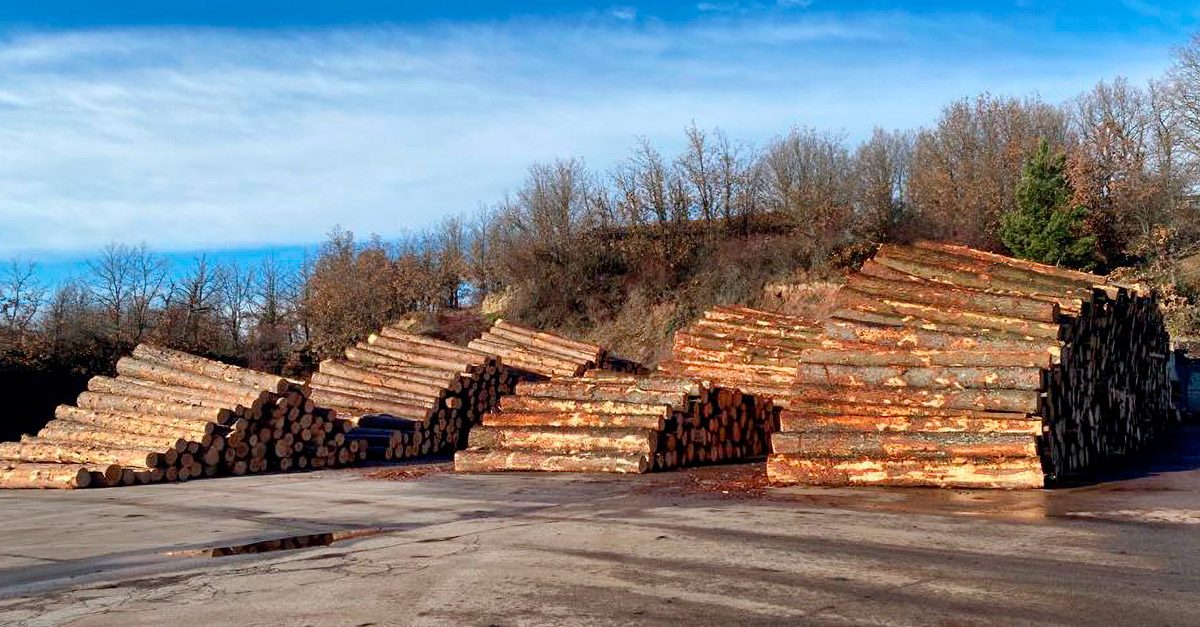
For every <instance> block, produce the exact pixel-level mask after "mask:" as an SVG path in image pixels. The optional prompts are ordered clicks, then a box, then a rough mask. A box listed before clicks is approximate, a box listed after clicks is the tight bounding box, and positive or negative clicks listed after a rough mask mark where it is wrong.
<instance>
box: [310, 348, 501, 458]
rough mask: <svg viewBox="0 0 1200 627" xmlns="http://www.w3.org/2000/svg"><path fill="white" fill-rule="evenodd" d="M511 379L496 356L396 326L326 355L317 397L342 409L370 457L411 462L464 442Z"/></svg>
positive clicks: (313, 382) (315, 383) (315, 381)
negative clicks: (337, 354)
mask: <svg viewBox="0 0 1200 627" xmlns="http://www.w3.org/2000/svg"><path fill="white" fill-rule="evenodd" d="M512 384H513V381H512V380H511V377H510V375H509V374H508V372H507V370H506V369H505V368H504V367H503V365H502V364H501V362H500V360H498V359H496V358H495V357H493V356H492V355H489V354H487V353H483V352H480V351H477V350H473V349H470V348H463V347H461V346H457V345H455V344H451V343H449V342H443V341H441V340H437V339H433V338H430V337H426V336H423V335H417V334H414V333H409V332H407V331H404V330H402V329H399V328H397V327H395V326H390V327H384V328H383V329H382V330H380V332H379V333H376V334H372V335H371V336H370V337H368V338H367V341H365V342H359V343H358V344H356V345H355V346H352V347H349V348H347V349H346V350H345V358H344V359H328V360H325V361H323V362H321V364H320V365H319V367H318V371H317V372H316V373H315V374H313V375H312V378H311V379H310V380H309V385H310V386H311V388H312V398H313V400H315V401H316V402H317V403H318V404H320V405H321V406H323V407H331V408H334V409H336V410H337V412H338V415H339V416H341V417H342V418H343V419H344V420H345V421H346V422H347V424H348V425H349V426H350V427H351V428H350V430H349V431H348V432H347V434H348V435H349V436H351V437H354V438H360V439H364V440H366V441H367V442H368V443H369V444H370V446H369V449H368V450H369V451H370V455H371V458H373V459H380V460H398V459H409V458H413V457H418V456H423V455H433V454H442V453H448V452H452V451H455V450H457V449H460V448H462V447H464V446H466V436H467V431H468V430H469V429H470V428H471V426H472V425H473V424H475V423H476V422H477V421H478V419H479V417H480V416H482V415H483V413H484V412H486V411H487V410H489V409H491V408H492V407H493V406H494V405H495V403H496V401H497V400H499V398H500V396H501V395H502V394H507V393H509V392H511V390H512Z"/></svg>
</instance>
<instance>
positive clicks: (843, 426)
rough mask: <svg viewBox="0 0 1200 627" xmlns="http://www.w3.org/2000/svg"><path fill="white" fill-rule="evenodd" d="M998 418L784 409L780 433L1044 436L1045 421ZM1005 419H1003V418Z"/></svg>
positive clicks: (1009, 416) (1008, 417)
mask: <svg viewBox="0 0 1200 627" xmlns="http://www.w3.org/2000/svg"><path fill="white" fill-rule="evenodd" d="M990 415H992V416H995V417H991V418H986V417H976V416H971V415H957V416H955V415H946V416H886V415H877V414H872V413H869V411H859V412H857V413H846V414H834V413H816V412H810V411H803V410H793V409H784V410H783V411H781V412H780V413H779V430H780V432H781V433H782V432H794V431H835V430H842V431H879V432H883V431H900V432H917V431H925V432H931V433H948V432H962V433H1023V434H1027V435H1034V436H1037V435H1041V434H1042V430H1043V425H1042V421H1041V419H1039V418H1027V417H1024V416H1023V415H1022V414H1012V413H1009V414H1004V413H998V412H997V413H993V414H990ZM1001 416H1003V417H1001Z"/></svg>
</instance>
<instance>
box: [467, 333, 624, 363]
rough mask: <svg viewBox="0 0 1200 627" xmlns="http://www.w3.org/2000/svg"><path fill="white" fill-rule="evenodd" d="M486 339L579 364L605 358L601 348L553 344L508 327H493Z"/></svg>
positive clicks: (486, 334) (596, 361)
mask: <svg viewBox="0 0 1200 627" xmlns="http://www.w3.org/2000/svg"><path fill="white" fill-rule="evenodd" d="M484 336H485V337H487V336H492V337H494V338H496V340H497V341H507V342H511V343H514V344H519V345H523V346H532V347H535V348H537V349H538V350H542V351H546V352H548V353H550V354H553V355H558V356H561V357H562V358H563V359H570V360H572V361H578V362H591V363H593V364H594V363H598V362H599V360H600V359H602V358H603V356H604V350H603V349H601V348H600V347H599V346H593V347H590V348H587V349H578V348H574V347H571V346H568V345H566V344H562V343H559V342H553V341H550V340H546V339H543V338H540V337H536V336H532V335H526V334H523V333H520V332H518V331H514V330H513V329H511V328H509V327H508V326H506V325H502V324H498V325H492V328H491V329H488V331H487V333H485V334H484Z"/></svg>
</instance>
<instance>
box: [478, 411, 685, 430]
mask: <svg viewBox="0 0 1200 627" xmlns="http://www.w3.org/2000/svg"><path fill="white" fill-rule="evenodd" d="M482 424H483V426H485V427H607V428H624V429H630V428H633V429H655V430H658V431H661V430H663V429H664V428H665V425H666V418H665V417H664V416H655V415H650V414H608V413H605V414H598V413H590V412H536V411H510V410H505V411H500V412H491V413H489V414H487V415H485V416H484V417H483V422H482Z"/></svg>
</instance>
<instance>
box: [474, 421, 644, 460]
mask: <svg viewBox="0 0 1200 627" xmlns="http://www.w3.org/2000/svg"><path fill="white" fill-rule="evenodd" d="M467 442H468V446H470V447H482V448H487V449H492V450H500V449H506V450H512V449H517V450H536V451H541V452H544V453H574V452H580V451H589V452H600V451H604V452H612V451H620V452H626V453H637V452H640V453H647V454H649V453H654V452H655V450H656V445H657V443H658V437H657V434H656V432H655V431H653V430H650V429H618V428H588V427H559V428H543V429H539V428H536V427H530V428H521V427H486V426H481V427H475V428H474V429H471V433H470V436H469V437H468V440H467Z"/></svg>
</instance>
